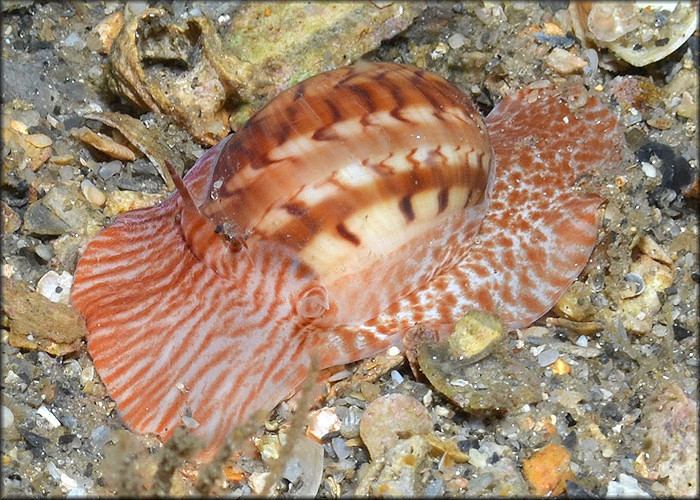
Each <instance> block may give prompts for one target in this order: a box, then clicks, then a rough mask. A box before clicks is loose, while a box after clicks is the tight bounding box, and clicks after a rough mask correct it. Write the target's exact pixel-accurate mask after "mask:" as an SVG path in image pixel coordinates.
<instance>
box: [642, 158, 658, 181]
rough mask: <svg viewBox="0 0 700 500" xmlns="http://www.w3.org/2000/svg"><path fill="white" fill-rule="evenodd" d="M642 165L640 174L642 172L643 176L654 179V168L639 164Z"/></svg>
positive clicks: (646, 164) (649, 165)
mask: <svg viewBox="0 0 700 500" xmlns="http://www.w3.org/2000/svg"><path fill="white" fill-rule="evenodd" d="M641 165H642V172H644V175H646V176H647V177H651V178H654V177H656V167H655V166H654V165H652V164H651V163H647V162H645V161H643V162H641Z"/></svg>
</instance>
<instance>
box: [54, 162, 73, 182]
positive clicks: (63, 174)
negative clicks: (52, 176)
mask: <svg viewBox="0 0 700 500" xmlns="http://www.w3.org/2000/svg"><path fill="white" fill-rule="evenodd" d="M58 176H59V177H60V178H61V180H62V181H70V180H73V167H71V166H69V165H64V166H62V167H61V168H59V169H58Z"/></svg>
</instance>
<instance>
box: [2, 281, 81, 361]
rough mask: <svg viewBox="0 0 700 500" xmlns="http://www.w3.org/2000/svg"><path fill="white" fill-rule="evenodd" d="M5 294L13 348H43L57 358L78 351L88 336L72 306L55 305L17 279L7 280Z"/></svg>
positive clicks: (4, 288) (5, 307) (9, 337)
mask: <svg viewBox="0 0 700 500" xmlns="http://www.w3.org/2000/svg"><path fill="white" fill-rule="evenodd" d="M3 292H4V296H3V309H4V312H5V314H6V316H7V318H8V320H9V326H10V334H9V336H8V341H9V343H10V345H12V346H14V347H17V348H22V349H32V350H36V349H40V350H43V351H46V352H48V353H49V354H52V355H54V356H62V355H65V354H68V353H70V352H75V351H76V350H78V348H79V347H80V342H81V340H82V338H83V337H85V325H84V323H83V320H82V319H81V318H80V316H78V313H77V312H75V310H74V309H73V308H72V307H70V306H68V305H66V304H61V303H54V302H51V301H50V300H48V299H47V298H46V297H44V296H42V295H41V294H39V293H36V292H32V291H31V290H30V289H29V287H28V286H27V285H25V284H24V283H21V282H18V281H16V280H6V281H5V282H4V283H3Z"/></svg>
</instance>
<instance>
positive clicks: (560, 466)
mask: <svg viewBox="0 0 700 500" xmlns="http://www.w3.org/2000/svg"><path fill="white" fill-rule="evenodd" d="M570 463H571V456H570V455H569V452H568V451H567V449H566V448H564V447H563V446H560V445H558V444H548V445H547V446H545V447H544V448H542V449H541V450H539V451H537V452H535V453H534V454H533V455H532V456H531V457H530V458H528V459H527V460H525V462H524V463H523V475H524V476H525V479H526V480H527V482H528V483H529V484H530V487H531V488H532V491H533V493H534V494H535V495H537V496H556V495H561V494H562V493H564V491H565V490H566V481H568V480H569V479H572V478H573V472H571V467H570Z"/></svg>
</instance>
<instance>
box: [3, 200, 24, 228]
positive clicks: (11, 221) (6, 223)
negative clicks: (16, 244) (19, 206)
mask: <svg viewBox="0 0 700 500" xmlns="http://www.w3.org/2000/svg"><path fill="white" fill-rule="evenodd" d="M0 208H1V209H2V228H3V233H4V234H11V233H14V232H15V231H17V230H18V229H19V227H20V226H21V225H22V219H20V218H19V215H17V212H15V211H14V210H13V209H12V207H10V206H9V205H7V204H6V203H5V202H4V201H0Z"/></svg>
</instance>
